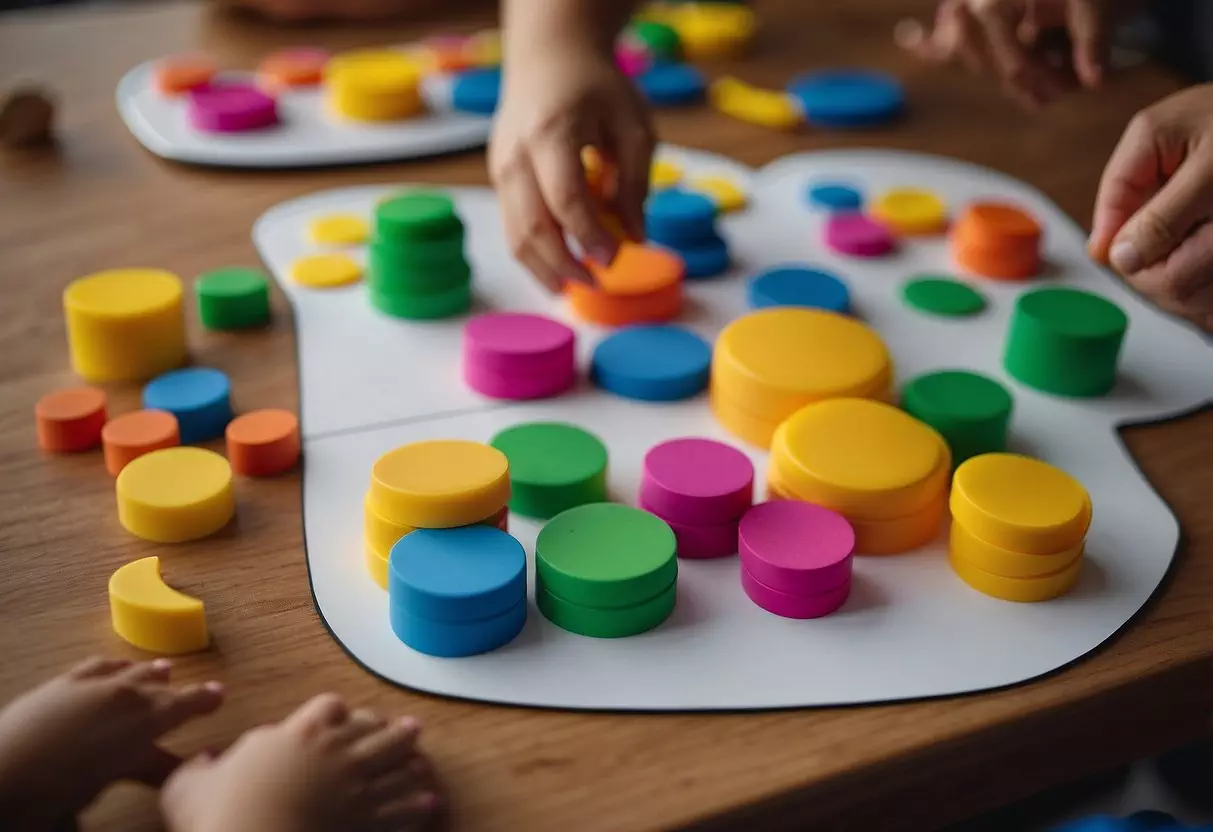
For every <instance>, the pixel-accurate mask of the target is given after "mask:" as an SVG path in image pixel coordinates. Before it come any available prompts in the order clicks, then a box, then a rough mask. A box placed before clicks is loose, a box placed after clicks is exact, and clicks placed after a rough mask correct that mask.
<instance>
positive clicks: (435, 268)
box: [366, 245, 472, 295]
mask: <svg viewBox="0 0 1213 832" xmlns="http://www.w3.org/2000/svg"><path fill="white" fill-rule="evenodd" d="M471 278H472V267H471V266H469V265H468V262H467V261H466V260H464V259H463V255H462V253H461V254H459V255H458V256H457V257H456V258H455V259H452V260H448V261H447V262H445V263H442V264H441V265H439V264H438V263H437V262H435V263H434V264H433V265H428V266H427V265H424V264H419V263H414V262H411V261H408V260H402V259H400V258H398V257H393V256H390V255H388V256H385V254H384V252H383V251H382V249H380V248H378V247H377V246H375V245H372V246H371V247H370V249H369V250H368V252H367V270H366V279H367V283H368V284H369V285H370V287H371V291H374V292H381V293H383V294H387V295H392V294H400V293H405V294H433V293H435V292H444V291H449V290H453V289H455V288H456V287H458V286H462V285H464V284H466V283H467V282H468V281H469V280H471Z"/></svg>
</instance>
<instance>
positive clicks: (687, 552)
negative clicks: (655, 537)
mask: <svg viewBox="0 0 1213 832" xmlns="http://www.w3.org/2000/svg"><path fill="white" fill-rule="evenodd" d="M640 507H641V508H642V509H644V510H645V511H647V512H649V513H650V514H655V515H657V516H658V517H661V519H662V520H664V521H665V523H666V525H668V526H669V527H670V529H671V530H672V531H673V532H674V540H675V541H676V542H677V543H678V557H680V558H691V559H694V560H703V559H706V558H724V557H728V556H730V555H735V554H737V521H736V520H732V521H730V522H728V523H717V524H715V525H711V526H696V525H688V524H685V523H679V522H677V521H674V520H671V519H670V518H668V517H662V516H661V514H660V513H658V512H656V511H654V510H653V507H652V506H649V505H646V504H645V502H644V500H641V501H640Z"/></svg>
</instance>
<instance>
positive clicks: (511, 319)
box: [463, 312, 577, 376]
mask: <svg viewBox="0 0 1213 832" xmlns="http://www.w3.org/2000/svg"><path fill="white" fill-rule="evenodd" d="M576 340H577V336H576V334H575V333H574V332H573V330H572V329H571V328H569V327H568V326H565V325H564V324H562V323H560V321H554V320H552V319H551V318H545V317H544V316H542V315H526V314H521V313H517V312H490V313H488V314H485V315H477V316H476V317H475V318H472V319H471V320H470V321H468V322H467V325H466V326H464V328H463V359H464V363H465V364H466V365H469V366H471V365H475V366H476V367H478V368H480V369H482V370H484V371H486V372H489V373H497V374H502V375H505V374H509V375H530V376H538V375H551V374H558V373H560V372H563V371H565V370H567V369H569V368H571V367H572V365H573V363H574V362H575V360H576V358H575V355H576Z"/></svg>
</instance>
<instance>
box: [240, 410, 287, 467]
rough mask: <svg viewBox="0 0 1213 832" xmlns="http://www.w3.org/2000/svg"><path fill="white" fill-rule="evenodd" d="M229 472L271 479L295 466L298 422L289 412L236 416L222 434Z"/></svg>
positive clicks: (273, 411) (274, 411)
mask: <svg viewBox="0 0 1213 832" xmlns="http://www.w3.org/2000/svg"><path fill="white" fill-rule="evenodd" d="M224 438H225V439H226V441H227V458H228V460H229V461H230V462H231V464H232V470H233V471H235V472H236V473H237V474H240V475H242V476H246V477H274V476H277V475H278V474H284V473H286V472H287V471H289V470H291V469H292V468H294V467H295V465H296V463H298V462H299V452H300V439H299V420H298V419H297V418H295V414H294V413H291V412H290V411H289V410H278V409H276V408H267V409H265V410H254V411H252V412H251V413H245V414H242V415H240V416H237V417H236V418H235V419H233V420H232V421H231V422H229V423H228V426H227V430H226V431H224Z"/></svg>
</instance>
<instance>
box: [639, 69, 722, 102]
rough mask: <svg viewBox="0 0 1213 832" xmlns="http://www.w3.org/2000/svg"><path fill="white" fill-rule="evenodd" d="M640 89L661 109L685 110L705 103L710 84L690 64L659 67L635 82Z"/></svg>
mask: <svg viewBox="0 0 1213 832" xmlns="http://www.w3.org/2000/svg"><path fill="white" fill-rule="evenodd" d="M635 81H636V86H637V87H639V88H640V92H641V93H643V94H644V97H645V98H646V99H648V102H649V103H650V104H653V105H655V106H657V107H681V106H686V105H688V104H698V103H700V102H701V101H703V98H704V94H705V93H706V92H707V88H708V82H707V79H706V78H704V75H703V73H702V72H700V71H699V70H698V69H696V68H695V67H693V66H691V65H690V64H676V63H657V64H654V65H653V66H651V67H649V69H648V70H647V71H645V72H642V73H641V74H640V75H638V76H636V78H635Z"/></svg>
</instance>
